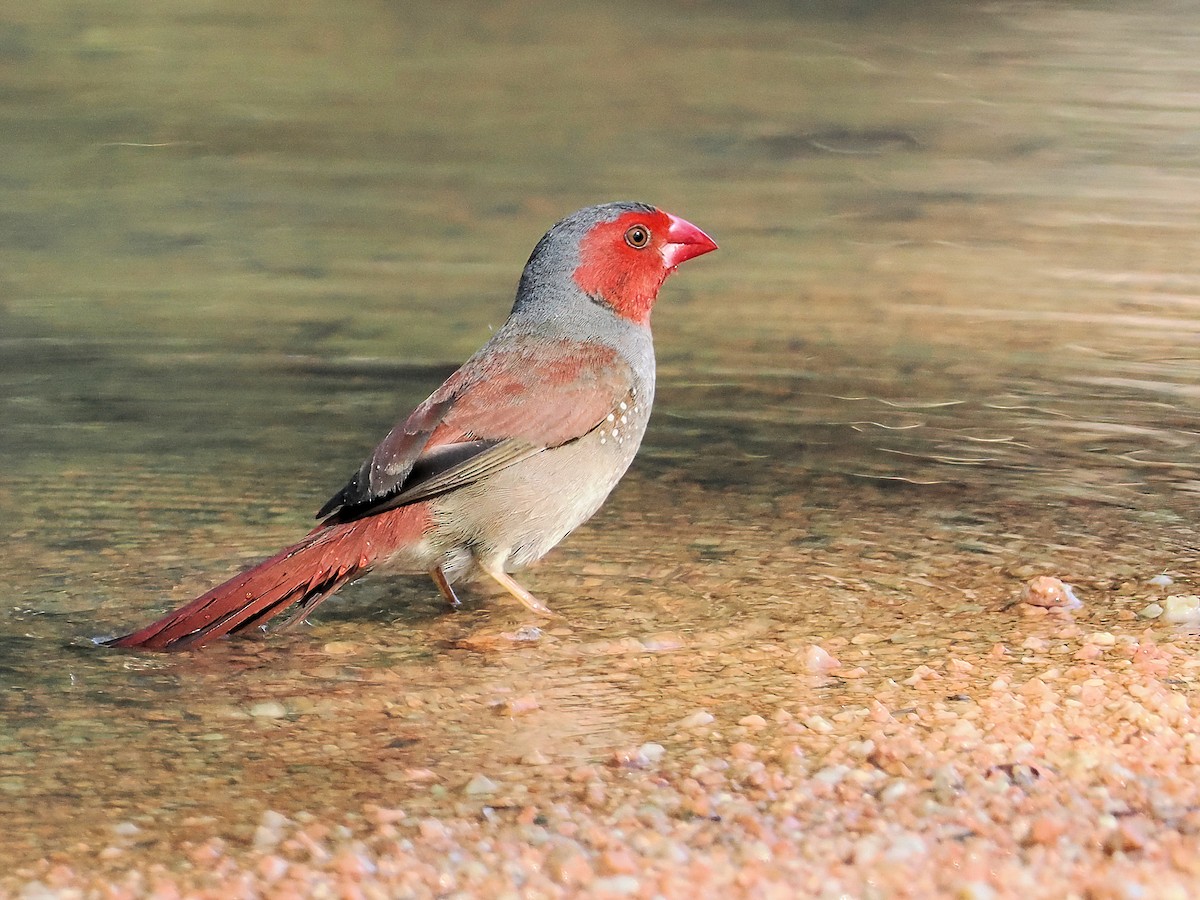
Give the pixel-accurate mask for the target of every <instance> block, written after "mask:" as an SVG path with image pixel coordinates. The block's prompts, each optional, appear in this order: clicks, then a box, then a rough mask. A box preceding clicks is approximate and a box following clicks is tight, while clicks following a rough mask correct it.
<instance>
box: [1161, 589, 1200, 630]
mask: <svg viewBox="0 0 1200 900" xmlns="http://www.w3.org/2000/svg"><path fill="white" fill-rule="evenodd" d="M1162 618H1163V621H1164V622H1170V623H1172V624H1173V625H1179V624H1183V623H1193V622H1200V594H1176V595H1175V596H1174V597H1167V599H1165V600H1164V601H1163V615H1162Z"/></svg>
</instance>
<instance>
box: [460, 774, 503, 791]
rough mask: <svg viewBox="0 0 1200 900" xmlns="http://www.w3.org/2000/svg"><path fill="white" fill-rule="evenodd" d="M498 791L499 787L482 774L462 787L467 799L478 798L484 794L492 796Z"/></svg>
mask: <svg viewBox="0 0 1200 900" xmlns="http://www.w3.org/2000/svg"><path fill="white" fill-rule="evenodd" d="M498 790H500V785H498V784H496V782H494V781H492V779H490V778H488V777H487V776H486V775H484V774H483V773H482V772H481V773H479V774H477V775H476V776H475V777H474V778H472V779H471V780H470V781H468V782H467V783H466V785H465V786H464V787H463V793H465V794H466V795H467V796H468V797H480V796H483V795H484V794H494V793H496V791H498Z"/></svg>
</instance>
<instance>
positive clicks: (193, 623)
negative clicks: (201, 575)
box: [107, 504, 426, 650]
mask: <svg viewBox="0 0 1200 900" xmlns="http://www.w3.org/2000/svg"><path fill="white" fill-rule="evenodd" d="M425 518H426V516H425V510H424V508H423V504H415V505H413V506H406V507H401V508H399V509H394V510H389V511H388V512H386V513H381V514H380V515H377V516H372V517H370V518H367V519H359V520H357V521H354V522H347V523H345V524H341V525H330V526H324V525H323V526H320V527H318V528H316V529H314V530H313V531H311V532H309V533H308V535H306V536H305V538H304V539H303V540H302V541H300V542H299V543H297V544H293V545H292V546H291V547H287V548H285V549H283V550H280V551H279V552H278V553H276V554H275V555H274V556H272V557H271V558H270V559H266V560H263V561H262V562H260V563H259V564H258V565H256V566H254V567H253V568H251V569H247V570H246V571H245V572H242V573H241V574H240V575H235V576H234V577H233V578H231V579H229V580H228V581H226V582H225V583H224V584H220V585H217V586H216V587H215V588H213V589H212V590H211V591H209V592H208V593H206V594H204V595H203V596H201V597H197V598H196V599H195V600H193V601H192V602H191V603H189V604H187V605H186V606H183V607H180V608H179V609H177V610H175V611H174V612H172V613H169V614H168V615H166V616H163V617H162V618H161V619H159V620H158V621H157V622H153V623H151V624H150V625H147V626H146V627H145V628H143V629H141V630H140V631H135V632H133V634H127V635H125V636H124V637H119V638H114V639H113V640H111V641H108V642H107V643H108V644H109V646H112V647H142V648H146V649H151V650H186V649H189V648H192V647H202V646H203V645H205V644H207V643H209V642H210V641H214V640H216V639H217V638H220V637H224V636H225V635H227V634H236V633H237V632H239V631H245V630H247V629H250V628H255V627H257V626H259V625H263V624H265V623H266V622H268V621H269V620H271V619H272V618H274V617H275V616H277V615H278V614H279V613H281V612H283V611H284V610H286V609H289V608H290V607H292V606H295V605H296V604H300V606H301V610H302V611H301V617H303V616H307V615H308V614H309V613H311V612H312V611H313V610H314V609H316V607H317V606H318V605H319V604H320V603H321V602H322V601H323V600H325V599H326V598H327V597H329V596H330V595H331V594H332V593H333V592H334V591H336V590H337V589H338V588H340V587H341V586H342V585H344V584H345V583H346V582H348V581H350V580H351V579H353V578H356V577H358V576H359V575H363V574H365V573H366V572H368V571H369V570H370V568H371V566H372V565H373V564H374V563H375V562H376V561H377V560H379V559H385V558H387V557H388V556H391V555H392V554H394V553H395V552H396V551H397V550H398V549H400V548H401V547H403V546H404V544H405V543H407V542H409V541H414V540H416V539H418V538H419V537H420V535H421V533H422V532H423V526H424V524H425V521H424V520H425Z"/></svg>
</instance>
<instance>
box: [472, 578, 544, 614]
mask: <svg viewBox="0 0 1200 900" xmlns="http://www.w3.org/2000/svg"><path fill="white" fill-rule="evenodd" d="M480 568H481V569H483V571H485V572H487V574H488V575H490V576H491V577H492V579H493V580H494V581H495V582H496V583H497V584H498V585H500V587H502V588H504V589H505V590H506V591H508V592H509V593H510V594H512V595H513V596H514V597H516V598H517V599H518V600H520V601H521V604H522V605H523V606H524V607H525V608H526V609H527V610H529V611H530V612H534V613H537V614H538V615H539V616H549V617H550V618H554V619H557V618H559V616H558V614H557V613H554V612H552V611H551V610H550V607H548V606H547V605H546V604H545V603H543V602H542V601H541V600H539V599H538V598H537V597H535V596H533V594H531V593H529V591H527V590H525V588H523V587H521V585H519V584H517V582H516V580H515V579H514V578H513V577H512V576H511V575H509V574H508V573H507V572H505V571H504V570H503V569H502V568H500V567H499V566H484V565H480Z"/></svg>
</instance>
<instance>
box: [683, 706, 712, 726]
mask: <svg viewBox="0 0 1200 900" xmlns="http://www.w3.org/2000/svg"><path fill="white" fill-rule="evenodd" d="M713 718H714V717H713V714H712V713H710V712H708V711H707V710H703V709H700V710H697V711H696V712H694V713H692V714H691V715H690V716H688V717H687V718H685V719H683V720H681V721H680V723H679V727H680V728H700V727H701V726H703V725H711V724H712V722H713Z"/></svg>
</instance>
